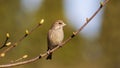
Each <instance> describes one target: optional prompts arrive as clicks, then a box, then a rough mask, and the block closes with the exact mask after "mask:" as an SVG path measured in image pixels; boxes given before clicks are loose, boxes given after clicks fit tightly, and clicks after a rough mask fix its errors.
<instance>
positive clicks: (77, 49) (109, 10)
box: [0, 0, 120, 68]
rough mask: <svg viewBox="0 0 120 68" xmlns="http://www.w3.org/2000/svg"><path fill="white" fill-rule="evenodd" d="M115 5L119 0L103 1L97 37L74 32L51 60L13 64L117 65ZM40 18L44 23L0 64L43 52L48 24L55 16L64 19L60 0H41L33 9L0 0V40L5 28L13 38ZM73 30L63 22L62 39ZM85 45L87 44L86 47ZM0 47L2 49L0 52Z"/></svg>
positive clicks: (119, 46)
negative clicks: (27, 9)
mask: <svg viewBox="0 0 120 68" xmlns="http://www.w3.org/2000/svg"><path fill="white" fill-rule="evenodd" d="M119 7H120V0H110V1H109V3H108V4H107V6H106V8H105V13H104V15H103V16H104V18H103V24H102V32H101V36H100V37H99V39H98V40H96V41H94V42H87V41H86V40H84V39H83V38H82V37H81V36H76V37H75V38H73V39H72V40H71V41H70V42H69V43H67V44H65V46H64V47H63V48H61V49H59V50H57V51H56V52H55V53H54V55H53V60H51V61H47V60H45V58H42V59H40V60H38V61H36V62H33V63H29V64H25V65H21V66H16V67H13V68H34V67H35V68H66V67H67V68H73V67H74V68H120V27H119V25H120V23H119V19H120V9H119ZM42 18H43V19H45V22H44V24H43V25H42V26H41V27H40V28H38V29H36V30H35V31H34V32H33V33H32V34H31V35H30V36H28V37H27V38H26V39H24V40H23V41H22V42H21V43H20V44H19V45H18V46H17V47H15V48H13V49H12V50H10V51H9V52H8V53H7V55H6V56H5V57H4V58H2V59H0V64H5V63H11V61H12V60H13V61H14V60H16V59H18V58H20V57H22V56H23V55H25V54H27V55H28V58H27V59H30V58H33V57H35V56H37V55H39V54H40V53H44V52H45V51H46V50H47V41H46V34H47V32H48V29H49V28H50V25H51V24H52V23H53V22H54V21H55V20H57V19H62V20H64V21H65V22H66V23H67V20H66V18H65V16H64V13H63V5H62V0H52V1H51V0H44V2H43V3H42V5H41V7H40V9H39V10H37V11H36V12H35V13H27V12H25V11H23V10H22V9H21V4H20V0H0V44H2V42H3V41H4V40H5V35H6V33H7V32H9V33H10V41H11V42H15V41H16V40H18V39H19V38H20V37H21V36H23V35H24V33H25V30H26V29H28V30H30V29H32V28H33V27H34V26H35V25H36V24H38V22H39V21H40V20H41V19H42ZM96 23H97V22H96ZM73 31H75V29H74V28H73V27H72V26H70V23H67V26H66V27H65V39H66V38H67V37H69V36H70V35H71V34H72V32H73ZM85 45H89V46H88V49H87V48H86V47H85ZM90 45H94V47H91V46H90ZM95 45H96V46H97V45H99V46H100V48H99V49H100V53H97V52H96V51H97V49H98V48H97V47H96V46H95ZM89 47H90V49H89ZM2 50H4V49H1V50H0V52H2ZM89 52H90V53H89ZM27 59H25V60H27Z"/></svg>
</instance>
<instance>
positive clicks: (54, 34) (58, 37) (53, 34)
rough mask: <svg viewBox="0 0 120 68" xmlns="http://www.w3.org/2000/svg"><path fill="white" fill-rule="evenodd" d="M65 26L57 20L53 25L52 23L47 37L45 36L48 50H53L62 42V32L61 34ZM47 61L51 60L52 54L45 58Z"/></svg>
mask: <svg viewBox="0 0 120 68" xmlns="http://www.w3.org/2000/svg"><path fill="white" fill-rule="evenodd" d="M65 25H66V24H65V23H64V22H63V21H62V20H57V21H56V22H55V23H53V25H52V26H51V28H50V29H49V31H48V35H47V42H48V50H47V51H49V50H51V49H53V48H54V47H56V46H57V45H58V44H59V43H61V42H62V40H63V38H64V32H63V27H64V26H65ZM46 59H47V60H48V59H50V60H51V59H52V53H50V54H49V55H48V56H47V58H46Z"/></svg>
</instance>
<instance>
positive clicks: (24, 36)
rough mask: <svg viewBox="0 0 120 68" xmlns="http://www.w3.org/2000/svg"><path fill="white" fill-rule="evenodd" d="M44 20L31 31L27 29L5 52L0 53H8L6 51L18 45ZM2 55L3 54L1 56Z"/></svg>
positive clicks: (39, 24)
mask: <svg viewBox="0 0 120 68" xmlns="http://www.w3.org/2000/svg"><path fill="white" fill-rule="evenodd" d="M43 22H44V20H43V19H42V20H41V21H40V23H38V24H37V25H36V26H35V27H34V28H32V30H31V31H30V32H29V31H28V30H26V32H25V34H24V35H23V36H22V37H21V38H20V39H19V40H18V41H16V42H15V43H13V44H11V46H10V47H8V48H6V49H5V50H4V51H3V52H1V53H0V55H1V54H6V52H8V51H9V50H11V49H12V48H14V47H16V46H17V45H18V43H20V42H21V41H22V40H23V39H25V38H26V37H27V36H28V35H30V34H31V33H32V32H33V31H35V30H36V29H37V28H38V27H39V26H41V25H42V23H43ZM0 57H1V56H0Z"/></svg>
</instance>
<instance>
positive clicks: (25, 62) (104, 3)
mask: <svg viewBox="0 0 120 68" xmlns="http://www.w3.org/2000/svg"><path fill="white" fill-rule="evenodd" d="M108 1H109V0H105V1H104V2H103V3H101V5H100V7H99V8H98V10H97V11H96V12H95V13H94V14H93V15H92V16H91V17H90V18H89V19H88V18H87V19H86V22H85V24H84V25H83V26H82V27H80V28H79V29H78V30H77V31H76V32H73V34H72V35H71V36H70V37H69V38H68V39H66V40H65V41H64V42H62V43H60V44H59V45H58V46H57V47H55V48H54V49H52V50H50V51H49V52H54V51H55V50H57V49H59V48H60V47H61V46H63V45H64V44H66V43H67V42H69V41H70V40H71V39H72V38H73V37H75V36H76V35H78V33H79V32H80V31H81V30H83V28H84V27H85V26H86V25H87V24H88V23H89V22H90V21H91V20H92V19H93V18H94V17H95V16H96V14H97V13H98V12H99V11H100V10H101V9H102V8H103V7H104V6H105V5H106V4H107V2H108ZM47 55H49V54H48V51H47V52H45V53H43V54H40V55H39V56H37V57H35V58H32V59H30V60H26V61H22V62H17V63H12V64H6V65H0V67H3V68H5V67H13V66H18V65H23V64H27V63H31V62H34V61H37V60H38V59H41V58H42V57H45V56H47Z"/></svg>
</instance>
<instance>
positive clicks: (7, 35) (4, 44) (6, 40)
mask: <svg viewBox="0 0 120 68" xmlns="http://www.w3.org/2000/svg"><path fill="white" fill-rule="evenodd" d="M9 38H10V35H9V33H7V34H6V39H5V41H4V43H3V45H2V46H1V47H0V49H2V48H4V47H5V46H6V43H7V42H8V40H9Z"/></svg>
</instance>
